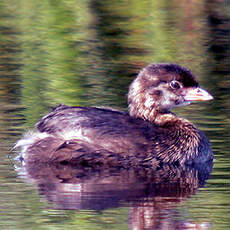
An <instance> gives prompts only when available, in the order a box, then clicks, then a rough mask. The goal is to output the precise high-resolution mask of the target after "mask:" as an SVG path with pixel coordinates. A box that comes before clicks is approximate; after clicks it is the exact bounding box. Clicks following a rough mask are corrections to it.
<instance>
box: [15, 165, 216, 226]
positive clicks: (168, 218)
mask: <svg viewBox="0 0 230 230" xmlns="http://www.w3.org/2000/svg"><path fill="white" fill-rule="evenodd" d="M211 171H212V162H207V163H205V164H200V165H197V166H183V167H182V166H173V165H161V166H156V167H155V168H153V167H152V168H144V167H139V168H138V167H135V168H134V167H133V168H130V169H124V168H115V167H114V168H111V167H110V168H100V167H95V168H94V167H79V166H76V165H72V164H68V163H52V164H50V163H47V164H46V163H34V164H26V165H24V166H22V167H19V168H18V173H19V175H21V176H22V175H23V177H24V178H25V179H26V180H27V182H28V181H30V182H32V183H33V184H35V185H36V187H37V189H38V191H39V194H40V195H41V196H43V197H45V199H46V200H47V201H48V202H49V203H50V205H51V206H52V207H51V208H55V209H72V210H105V209H111V208H118V207H121V206H124V205H125V206H129V207H130V210H129V218H128V222H129V226H130V229H203V227H205V228H204V229H209V227H208V226H209V224H208V223H203V224H196V223H190V222H188V221H187V220H183V221H178V220H175V218H173V217H175V212H176V211H175V209H174V208H175V207H176V206H177V205H178V204H180V203H181V202H183V201H185V200H187V199H188V198H189V197H191V196H192V195H194V194H195V193H196V192H197V190H198V189H199V188H200V187H203V186H204V185H205V182H206V180H207V179H208V178H209V176H210V173H211ZM177 215H178V213H177ZM183 219H184V217H183ZM202 226H203V227H202ZM201 227H202V228H201ZM207 227H208V228H207Z"/></svg>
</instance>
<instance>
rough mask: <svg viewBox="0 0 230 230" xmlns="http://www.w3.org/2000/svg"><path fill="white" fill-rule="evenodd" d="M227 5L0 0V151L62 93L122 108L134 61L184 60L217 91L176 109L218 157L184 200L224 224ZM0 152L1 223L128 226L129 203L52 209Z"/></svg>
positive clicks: (193, 211) (67, 100) (71, 99)
mask: <svg viewBox="0 0 230 230" xmlns="http://www.w3.org/2000/svg"><path fill="white" fill-rule="evenodd" d="M229 12H230V11H229V6H228V5H227V1H222V2H221V3H220V2H219V1H218V2H217V1H212V3H210V1H205V2H204V1H180V0H173V1H166V0H160V1H152V0H145V1H139V0H128V1H125V2H124V1H123V2H122V1H115V0H112V1H104V0H102V1H99V0H91V1H90V0H88V1H84V0H78V1H74V0H59V1H57V0H56V1H31V0H17V1H16V0H11V1H7V0H1V1H0V32H1V33H0V68H1V69H0V75H1V78H0V105H1V110H0V135H1V143H0V144H1V145H0V147H1V154H2V156H5V155H7V154H8V149H10V148H11V147H12V145H13V143H14V142H15V141H16V139H18V136H19V135H21V134H22V133H23V132H24V130H25V129H26V127H32V126H33V125H34V123H35V122H36V121H37V120H38V119H39V118H40V117H41V116H42V115H43V114H45V113H46V112H47V111H48V110H49V108H50V107H51V106H55V105H56V104H59V103H64V104H69V105H105V106H114V107H118V108H123V109H125V108H126V98H125V95H126V93H127V90H128V85H129V83H130V81H131V80H132V79H133V78H134V77H135V75H136V74H137V72H138V71H139V70H140V68H142V67H143V66H145V65H146V64H148V63H150V62H177V63H179V64H182V65H185V66H187V67H189V68H191V69H192V70H193V72H194V73H195V74H196V75H197V76H198V78H199V80H201V83H202V85H203V86H206V87H207V86H208V89H210V91H211V92H212V93H213V94H214V96H216V98H215V101H214V102H212V103H211V105H210V104H209V103H207V104H203V105H198V104H196V105H192V106H191V107H187V108H183V109H181V110H180V115H181V116H186V117H187V118H189V119H190V120H192V121H193V122H195V123H196V124H198V125H199V127H202V129H203V130H206V131H207V134H208V136H209V138H210V140H211V141H212V143H213V149H214V150H215V153H216V155H217V158H218V160H217V161H216V162H215V165H216V166H215V168H214V173H213V177H212V178H211V180H210V183H209V184H208V186H207V188H204V189H203V190H202V191H201V192H200V193H198V195H197V196H195V197H194V198H193V199H192V200H190V202H188V203H187V206H188V209H189V210H190V213H188V218H190V219H193V220H194V221H196V220H202V221H205V220H206V221H207V222H211V223H215V225H214V227H215V229H229V219H228V217H224V216H226V213H228V212H229V210H230V207H229V203H228V200H229V194H228V187H229V186H228V185H229V183H230V181H229V178H228V177H227V176H226V175H227V174H228V172H229V167H228V165H229V164H228V162H229V149H230V144H229V143H230V142H229V124H230V123H229V121H230V119H229V111H230V110H229V101H230V100H229V88H230V87H229V83H230V82H229V75H230V69H229V66H230V65H229V56H230V55H229V50H230V49H229V47H230V44H229V43H230V42H229V41H230V36H229V23H228V20H229V19H230V15H229ZM208 19H209V20H210V21H211V23H210V22H209V20H208ZM201 107H202V108H201ZM176 111H177V112H178V110H176ZM213 116H214V117H213ZM2 162H4V163H2V165H1V167H0V172H1V173H0V174H1V180H0V182H1V185H2V186H1V187H2V188H1V189H2V191H1V200H2V202H1V203H3V204H4V205H3V210H6V209H7V213H6V212H4V213H3V214H2V215H1V221H0V222H2V226H3V227H6V228H7V229H22V228H23V229H31V228H35V227H36V229H63V228H68V229H76V228H77V229H99V228H100V229H106V228H110V229H111V226H113V228H114V229H127V228H128V223H127V216H128V214H127V212H128V211H127V209H117V211H118V214H114V213H111V212H110V211H107V212H106V211H105V214H101V215H100V214H97V213H93V212H92V213H87V212H84V211H82V212H80V213H78V212H75V211H63V210H59V211H58V210H57V211H56V210H53V209H50V210H49V209H48V207H47V204H46V201H44V200H43V201H42V202H41V201H40V196H39V194H36V192H35V191H36V188H32V187H30V186H28V187H26V188H25V184H24V183H23V182H22V181H21V180H20V179H15V178H16V175H15V174H13V173H12V172H14V168H13V165H12V164H13V163H12V162H10V161H2ZM216 190H220V191H216ZM31 191H33V193H31ZM223 191H224V192H223ZM183 205H184V203H183V204H182V206H183ZM200 206H203V207H204V208H200ZM179 208H181V207H179ZM208 208H210V209H211V211H210V209H209V210H208ZM113 214H114V215H113ZM200 216H202V217H203V218H200ZM221 221H223V222H222V223H221ZM111 223H112V225H111Z"/></svg>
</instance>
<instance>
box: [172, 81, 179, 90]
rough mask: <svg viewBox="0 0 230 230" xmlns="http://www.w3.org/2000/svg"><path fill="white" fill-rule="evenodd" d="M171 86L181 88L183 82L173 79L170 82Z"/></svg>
mask: <svg viewBox="0 0 230 230" xmlns="http://www.w3.org/2000/svg"><path fill="white" fill-rule="evenodd" d="M170 87H171V88H172V89H180V88H181V84H180V83H179V82H178V81H176V80H173V81H171V82H170Z"/></svg>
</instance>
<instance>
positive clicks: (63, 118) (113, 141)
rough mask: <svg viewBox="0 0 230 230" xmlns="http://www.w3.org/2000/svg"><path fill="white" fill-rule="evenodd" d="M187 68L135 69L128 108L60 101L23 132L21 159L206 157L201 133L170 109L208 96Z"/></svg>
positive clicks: (140, 161) (135, 161) (116, 161)
mask: <svg viewBox="0 0 230 230" xmlns="http://www.w3.org/2000/svg"><path fill="white" fill-rule="evenodd" d="M210 99H212V96H211V95H210V94H209V93H207V92H206V91H205V90H203V89H201V88H200V87H199V84H198V82H197V81H196V80H195V77H194V76H193V75H192V73H191V72H190V71H189V70H188V69H186V68H183V67H181V66H179V65H176V64H152V65H149V66H147V67H146V68H144V69H143V70H141V71H140V73H139V75H138V76H137V78H136V79H135V80H134V81H133V82H132V84H131V85H130V89H129V94H128V104H129V113H125V112H122V111H117V110H113V109H110V108H96V107H70V106H65V105H60V106H58V107H56V108H54V109H53V110H52V111H51V112H50V113H49V114H48V115H46V116H45V117H43V118H42V119H41V120H40V121H39V122H38V123H37V125H36V128H37V131H36V132H34V133H32V134H30V135H27V136H25V137H24V138H23V139H21V140H20V141H19V142H18V143H17V145H16V146H19V147H22V158H23V159H24V160H25V161H26V162H29V161H40V162H57V161H58V162H60V161H67V162H71V163H78V164H85V165H90V164H99V165H122V166H124V167H130V166H135V165H152V164H159V163H173V164H180V165H183V164H192V163H202V162H206V161H209V160H212V158H213V154H212V150H211V147H210V144H209V141H208V139H207V138H206V136H205V135H204V134H203V133H202V132H201V131H199V130H198V129H197V128H196V127H195V126H194V125H193V124H192V123H190V122H189V121H188V120H185V119H183V118H179V117H177V116H176V115H175V114H173V113H171V112H170V109H171V108H173V107H175V106H182V105H186V104H189V103H190V102H191V101H203V100H210Z"/></svg>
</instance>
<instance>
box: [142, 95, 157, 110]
mask: <svg viewBox="0 0 230 230" xmlns="http://www.w3.org/2000/svg"><path fill="white" fill-rule="evenodd" d="M154 104H155V100H154V98H153V97H151V96H148V97H147V99H146V100H145V103H144V105H145V107H146V108H150V107H152V106H153V105H154Z"/></svg>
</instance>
